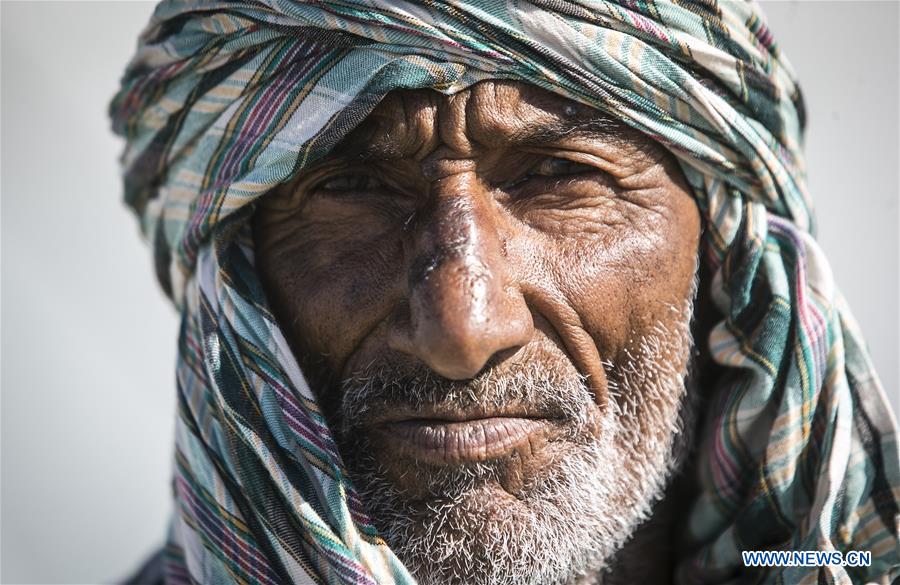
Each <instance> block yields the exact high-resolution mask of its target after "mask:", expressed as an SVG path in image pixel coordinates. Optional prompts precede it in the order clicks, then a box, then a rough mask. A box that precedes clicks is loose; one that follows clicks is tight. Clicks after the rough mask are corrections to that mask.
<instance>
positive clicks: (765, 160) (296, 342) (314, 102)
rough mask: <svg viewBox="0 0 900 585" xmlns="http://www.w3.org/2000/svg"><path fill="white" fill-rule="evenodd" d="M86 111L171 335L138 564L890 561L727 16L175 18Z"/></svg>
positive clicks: (281, 571) (834, 319)
mask: <svg viewBox="0 0 900 585" xmlns="http://www.w3.org/2000/svg"><path fill="white" fill-rule="evenodd" d="M112 111H113V116H114V120H115V125H116V128H117V130H118V131H119V132H121V133H122V134H124V135H125V136H126V137H127V139H128V146H127V150H126V152H125V155H124V165H125V169H126V174H125V183H126V197H127V200H128V202H129V204H130V205H132V206H133V207H134V208H135V209H136V211H137V212H138V214H139V215H140V216H141V218H142V221H143V224H142V225H143V227H144V230H145V233H146V234H147V235H148V236H149V238H150V239H151V241H152V244H153V249H154V251H155V253H156V259H157V264H156V266H157V272H158V275H159V277H160V280H161V282H162V284H163V286H164V288H165V290H166V291H167V292H168V293H169V295H170V296H171V297H172V298H173V300H174V301H175V302H176V304H177V305H178V306H179V307H180V308H181V311H182V315H183V325H182V330H181V337H180V345H179V367H178V396H179V418H178V423H177V437H176V453H175V455H176V456H175V462H176V465H175V478H174V482H173V483H174V494H175V501H176V507H177V510H176V516H175V519H174V521H173V524H172V531H171V534H170V541H169V545H168V546H167V547H166V552H165V555H164V559H162V564H163V565H164V580H165V581H166V582H171V583H189V582H197V583H222V582H250V583H288V582H295V583H320V582H327V583H412V582H415V581H418V582H420V583H423V584H432V583H453V584H485V585H487V584H513V583H530V584H535V585H543V584H568V583H573V584H574V583H606V584H608V583H669V582H677V583H732V582H735V583H736V582H772V583H801V582H802V583H822V582H824V583H851V582H853V583H856V582H868V581H879V580H881V581H886V580H888V579H890V578H895V577H897V576H898V575H900V557H898V540H897V521H898V499H900V461H898V455H897V446H896V431H895V423H894V421H893V419H892V417H891V415H890V411H889V409H888V408H887V407H886V406H885V401H884V398H883V394H882V391H881V388H880V385H879V383H878V381H877V377H876V376H875V374H874V372H873V371H872V370H871V366H870V365H869V361H868V357H867V355H866V353H865V350H864V348H863V345H862V342H861V338H860V336H859V335H858V333H857V332H856V329H855V325H854V323H853V320H852V317H851V316H850V313H849V311H848V309H847V308H846V306H845V305H844V304H843V303H842V301H841V298H840V296H839V294H838V293H837V291H836V289H835V287H834V285H833V283H832V281H831V276H830V272H829V269H828V265H827V262H826V260H825V259H824V257H823V256H822V253H821V251H820V249H819V248H818V247H817V245H816V243H815V241H814V240H813V239H812V237H811V236H810V234H809V230H810V224H811V215H810V211H809V202H808V198H807V195H806V191H805V182H804V175H803V161H802V154H801V151H800V144H801V141H802V130H803V125H804V119H803V106H802V98H801V96H800V92H799V89H798V87H797V86H796V85H795V83H794V81H793V78H792V74H791V71H790V68H789V67H788V65H787V63H786V62H785V61H784V59H783V58H782V57H781V55H780V53H779V51H778V49H777V46H776V45H775V44H774V42H773V40H772V38H771V35H770V33H769V32H768V30H767V28H766V27H765V24H764V22H763V21H762V20H761V16H760V14H759V13H758V11H757V9H756V8H755V7H754V6H753V5H752V4H744V3H737V2H734V3H732V2H728V3H721V4H718V5H717V4H715V3H712V2H706V3H702V4H700V3H698V4H696V5H695V4H690V3H682V2H667V1H657V2H646V3H644V2H624V3H622V4H621V5H618V4H614V3H607V2H596V3H594V2H565V1H559V2H532V3H520V2H508V3H498V2H472V1H467V0H456V1H453V2H427V3H409V2H401V1H395V2H380V1H369V2H355V1H347V2H341V3H337V2H335V3H331V2H328V3H321V2H318V3H303V2H296V1H287V0H267V1H266V2H259V3H257V2H252V3H249V2H248V3H217V2H213V3H200V2H195V1H193V0H180V1H169V2H164V3H163V4H161V5H160V6H159V7H158V9H157V11H156V14H155V16H154V19H153V21H152V22H151V24H150V26H149V27H148V29H147V31H146V32H145V33H144V35H143V37H142V45H141V47H140V48H139V51H138V54H137V56H136V57H135V59H134V61H133V62H132V64H131V66H130V68H129V71H128V73H127V74H126V77H125V79H124V81H123V89H122V91H121V92H120V94H119V95H118V96H117V98H116V100H115V102H114V104H113V107H112ZM694 340H696V343H695V342H694ZM752 551H819V552H822V553H840V557H833V556H829V557H827V559H828V560H826V561H814V562H807V563H803V562H795V560H796V559H793V560H792V559H787V560H785V559H782V560H780V561H777V562H770V563H768V564H771V565H775V566H768V567H765V566H752V565H754V564H755V562H753V561H752V559H750V560H748V558H749V557H746V556H744V555H742V552H752ZM857 551H862V552H864V553H870V556H869V557H868V562H857V560H858V559H857V556H856V555H855V553H856V552H857ZM866 558H867V557H865V555H863V556H862V559H863V560H865V559H866ZM151 573H152V569H150V568H148V569H147V570H146V571H145V572H144V573H143V574H142V575H141V576H140V577H139V580H141V579H145V580H150V574H151Z"/></svg>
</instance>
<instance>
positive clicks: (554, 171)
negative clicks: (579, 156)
mask: <svg viewBox="0 0 900 585" xmlns="http://www.w3.org/2000/svg"><path fill="white" fill-rule="evenodd" d="M596 170H597V169H596V168H595V167H592V166H590V165H586V164H582V163H579V162H575V161H573V160H569V159H567V158H557V157H555V156H548V157H546V158H544V159H542V160H541V161H540V162H539V163H537V164H536V165H534V166H533V167H531V168H530V169H529V170H528V172H526V173H525V174H524V175H522V176H521V177H519V178H518V179H516V180H515V181H512V182H511V183H509V184H507V185H506V188H507V189H509V188H511V187H516V186H518V185H520V184H522V183H524V182H526V181H528V180H529V179H533V178H537V177H543V178H552V177H567V176H571V175H577V174H580V173H587V172H590V171H596Z"/></svg>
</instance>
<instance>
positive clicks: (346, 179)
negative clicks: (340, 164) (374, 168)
mask: <svg viewBox="0 0 900 585" xmlns="http://www.w3.org/2000/svg"><path fill="white" fill-rule="evenodd" d="M381 186H382V183H381V181H379V180H378V179H376V178H375V177H373V176H371V175H364V174H359V173H357V174H348V175H340V176H337V177H331V178H330V179H326V180H325V181H322V182H321V183H319V184H318V185H317V188H319V189H326V190H328V191H364V190H368V189H377V188H379V187H381Z"/></svg>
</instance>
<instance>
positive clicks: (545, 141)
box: [328, 116, 635, 163]
mask: <svg viewBox="0 0 900 585" xmlns="http://www.w3.org/2000/svg"><path fill="white" fill-rule="evenodd" d="M634 132H635V131H634V130H631V129H630V128H628V127H627V126H625V125H624V124H622V123H621V122H617V121H615V120H612V119H611V118H609V117H606V116H597V117H594V118H581V119H575V120H573V119H559V118H557V119H554V120H553V121H549V122H548V121H541V122H535V123H532V124H528V125H526V126H524V127H522V128H520V129H519V130H517V131H516V132H514V133H513V134H511V135H510V137H509V143H510V145H513V146H546V145H551V144H556V143H559V142H562V141H563V140H566V139H586V140H601V141H603V142H606V143H609V144H613V145H615V146H633V145H634V139H633V133H634ZM354 134H355V133H354ZM354 134H351V135H350V136H348V139H346V140H344V141H342V142H341V143H339V144H338V145H337V146H336V147H335V148H334V150H332V152H331V154H330V155H329V156H328V158H330V159H332V160H334V159H342V160H345V161H348V162H349V161H354V162H357V163H359V162H366V161H373V160H389V159H397V158H402V157H403V156H404V153H403V152H402V151H401V149H399V148H398V147H397V143H398V141H397V140H395V139H394V138H393V137H392V136H391V134H390V133H388V134H383V135H382V136H380V137H379V139H378V140H375V141H371V140H367V139H366V138H369V137H371V134H370V135H369V136H366V135H365V134H366V133H363V135H362V136H354Z"/></svg>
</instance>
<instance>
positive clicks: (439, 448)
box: [374, 415, 558, 465]
mask: <svg viewBox="0 0 900 585" xmlns="http://www.w3.org/2000/svg"><path fill="white" fill-rule="evenodd" d="M557 427H558V425H554V424H553V421H552V419H547V418H532V417H526V416H506V415H502V416H478V417H472V418H462V419H457V418H406V419H399V420H398V419H395V420H391V421H385V422H382V423H381V424H378V425H376V426H375V427H374V430H375V434H376V435H377V437H378V439H379V440H380V441H382V442H383V444H384V446H385V447H386V448H387V452H388V453H390V452H391V451H394V453H395V455H396V456H398V457H410V458H413V459H415V460H417V461H422V462H425V463H431V464H436V465H452V464H459V463H476V462H480V461H489V460H492V459H499V458H501V457H504V456H505V455H507V454H509V453H512V452H514V451H517V450H519V449H522V448H525V447H528V446H529V444H530V443H532V442H533V441H534V440H535V439H537V438H540V439H543V440H546V438H548V434H552V432H553V431H554V430H557Z"/></svg>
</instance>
